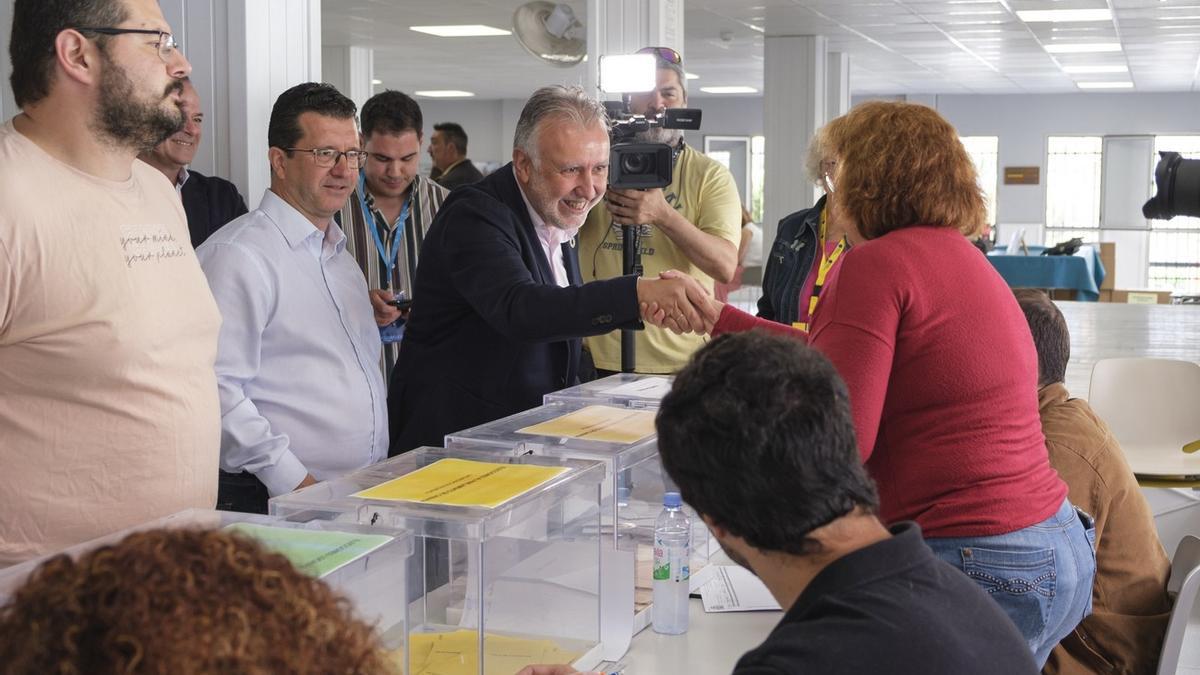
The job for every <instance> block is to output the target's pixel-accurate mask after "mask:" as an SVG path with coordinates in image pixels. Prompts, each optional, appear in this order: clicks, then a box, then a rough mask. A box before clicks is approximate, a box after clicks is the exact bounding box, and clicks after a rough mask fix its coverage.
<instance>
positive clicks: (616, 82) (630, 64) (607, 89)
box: [600, 54, 658, 94]
mask: <svg viewBox="0 0 1200 675" xmlns="http://www.w3.org/2000/svg"><path fill="white" fill-rule="evenodd" d="M657 77H658V75H657V72H656V70H655V63H654V55H653V54H621V55H614V56H601V57H600V89H601V90H602V91H603V92H604V93H606V94H627V93H636V92H642V91H651V90H652V89H654V87H655V86H656V85H657V84H658V80H657Z"/></svg>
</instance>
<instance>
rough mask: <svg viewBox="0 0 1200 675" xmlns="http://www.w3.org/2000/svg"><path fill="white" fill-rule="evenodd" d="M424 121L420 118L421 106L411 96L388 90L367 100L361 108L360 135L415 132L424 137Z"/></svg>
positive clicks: (366, 136) (367, 136) (365, 136)
mask: <svg viewBox="0 0 1200 675" xmlns="http://www.w3.org/2000/svg"><path fill="white" fill-rule="evenodd" d="M424 125H425V121H424V119H423V118H422V117H421V106H419V105H417V102H416V101H414V100H413V99H412V97H411V96H409V95H408V94H405V93H403V92H399V91H394V90H392V89H388V90H387V91H381V92H379V93H378V94H375V95H374V96H372V97H371V98H369V99H367V102H366V103H364V104H363V107H362V135H363V138H370V137H371V134H375V133H379V134H400V133H404V132H405V131H415V132H417V136H422V135H424V134H423V132H422V130H423V129H424V128H425V127H424Z"/></svg>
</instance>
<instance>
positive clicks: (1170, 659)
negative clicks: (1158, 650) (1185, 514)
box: [1158, 535, 1200, 675]
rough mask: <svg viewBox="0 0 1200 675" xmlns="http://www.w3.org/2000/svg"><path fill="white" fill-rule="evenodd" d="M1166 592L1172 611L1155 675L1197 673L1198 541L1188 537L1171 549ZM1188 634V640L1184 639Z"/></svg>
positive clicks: (1199, 638)
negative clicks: (1173, 602) (1173, 553)
mask: <svg viewBox="0 0 1200 675" xmlns="http://www.w3.org/2000/svg"><path fill="white" fill-rule="evenodd" d="M1167 592H1168V593H1170V594H1171V595H1173V596H1175V607H1174V608H1173V609H1172V610H1171V621H1170V623H1168V624H1167V633H1166V635H1165V636H1164V637H1163V647H1162V655H1161V656H1160V657H1159V661H1158V675H1174V674H1175V673H1180V672H1183V673H1200V659H1198V658H1197V656H1198V654H1197V652H1200V617H1198V616H1195V615H1196V613H1197V612H1196V610H1197V609H1200V607H1198V606H1197V605H1196V596H1197V595H1198V594H1200V539H1198V538H1196V537H1193V536H1191V535H1188V536H1186V537H1184V538H1183V540H1182V541H1180V542H1179V547H1178V548H1177V549H1175V558H1174V559H1173V560H1172V561H1171V580H1170V581H1168V582H1167ZM1189 632H1190V633H1191V638H1190V640H1188V641H1187V642H1185V640H1184V638H1185V637H1187V636H1188V633H1189Z"/></svg>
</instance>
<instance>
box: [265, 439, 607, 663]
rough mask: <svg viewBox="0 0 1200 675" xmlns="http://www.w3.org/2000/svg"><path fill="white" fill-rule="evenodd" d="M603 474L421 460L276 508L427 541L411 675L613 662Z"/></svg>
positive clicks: (458, 459)
mask: <svg viewBox="0 0 1200 675" xmlns="http://www.w3.org/2000/svg"><path fill="white" fill-rule="evenodd" d="M603 477H604V470H603V468H602V467H601V466H600V465H599V464H598V463H596V462H588V461H581V460H573V459H566V458H561V457H520V458H518V457H511V456H510V457H500V456H498V455H497V454H495V453H472V452H464V451H448V450H445V449H441V448H417V449H415V450H412V451H410V452H407V453H405V454H403V455H400V456H398V457H394V458H392V459H389V460H386V461H384V462H381V463H379V464H376V465H374V466H370V467H367V468H365V469H361V470H359V471H356V472H354V473H351V474H348V475H346V476H343V477H341V478H337V479H334V480H329V481H324V482H321V483H317V484H316V485H312V486H309V487H307V488H304V489H302V490H298V491H296V492H293V493H291V494H288V495H281V496H279V497H276V498H274V499H272V500H271V501H270V510H271V513H272V515H274V516H276V517H279V518H282V519H285V520H288V521H291V522H304V523H313V522H328V523H352V524H356V525H363V526H367V527H375V528H386V529H389V530H391V529H400V530H405V531H408V532H411V533H412V535H413V550H414V554H413V556H412V557H411V558H410V560H409V584H408V593H407V602H408V617H409V636H408V650H409V651H408V658H407V659H405V662H406V665H407V668H408V670H407V672H408V673H409V675H433V674H437V675H442V674H444V673H472V674H483V673H487V674H488V675H493V674H494V675H512V674H513V673H516V672H517V671H518V670H520V669H521V668H522V667H524V666H526V665H529V664H534V663H568V664H572V665H574V666H575V667H576V668H580V669H584V670H587V669H590V668H593V667H594V666H595V665H596V664H597V663H599V662H600V652H601V649H600V551H601V546H602V543H601V539H600V536H599V529H600V483H601V481H602V480H603Z"/></svg>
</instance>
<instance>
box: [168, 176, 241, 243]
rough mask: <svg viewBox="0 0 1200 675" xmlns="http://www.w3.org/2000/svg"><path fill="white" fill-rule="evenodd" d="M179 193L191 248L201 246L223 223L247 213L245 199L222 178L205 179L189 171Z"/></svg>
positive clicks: (207, 177) (208, 177)
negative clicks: (185, 216) (189, 235)
mask: <svg viewBox="0 0 1200 675" xmlns="http://www.w3.org/2000/svg"><path fill="white" fill-rule="evenodd" d="M180 192H181V196H182V197H183V210H184V211H185V212H186V213H187V221H188V232H189V233H190V234H191V236H192V248H195V247H197V246H199V245H200V244H202V243H204V240H205V239H208V237H209V236H210V235H211V234H212V233H213V232H216V231H217V230H219V229H221V227H222V226H223V225H225V223H228V222H229V221H231V220H233V219H234V218H237V217H238V216H241V215H245V213H246V212H247V209H246V200H245V199H242V195H241V193H239V192H238V189H237V187H236V186H235V185H234V184H233V183H230V182H229V181H227V180H225V179H224V178H217V177H216V176H205V175H204V174H202V173H200V172H198V171H192V170H191V169H188V179H187V182H186V183H184V184H183V189H182V190H181V191H180Z"/></svg>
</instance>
